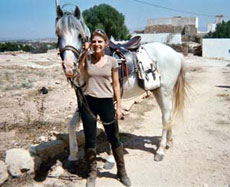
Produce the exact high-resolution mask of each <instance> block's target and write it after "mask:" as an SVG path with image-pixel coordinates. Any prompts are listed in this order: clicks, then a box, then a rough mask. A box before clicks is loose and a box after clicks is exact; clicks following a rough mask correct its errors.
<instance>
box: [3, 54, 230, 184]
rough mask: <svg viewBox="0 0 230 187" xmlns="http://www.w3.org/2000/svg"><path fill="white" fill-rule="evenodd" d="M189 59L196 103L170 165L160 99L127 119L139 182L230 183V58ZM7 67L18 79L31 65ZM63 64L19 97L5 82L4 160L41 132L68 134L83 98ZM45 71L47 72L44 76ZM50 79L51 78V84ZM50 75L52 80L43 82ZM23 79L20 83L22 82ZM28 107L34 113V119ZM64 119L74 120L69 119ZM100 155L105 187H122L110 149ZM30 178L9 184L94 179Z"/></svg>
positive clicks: (190, 105)
mask: <svg viewBox="0 0 230 187" xmlns="http://www.w3.org/2000/svg"><path fill="white" fill-rule="evenodd" d="M55 58H56V57H54V56H52V59H51V60H50V61H49V65H51V66H56V65H57V64H56V65H55V63H54V62H53V64H52V63H51V62H52V60H54V59H55ZM31 59H33V57H31ZM55 60H56V59H55ZM19 61H20V60H19ZM186 62H187V65H188V70H189V71H188V73H187V77H188V80H189V83H190V84H191V87H192V88H193V91H192V95H191V96H189V102H187V103H186V108H185V111H184V114H185V115H184V120H183V121H182V120H178V123H177V125H176V126H175V128H174V146H173V148H171V149H169V150H167V152H166V156H165V159H164V160H163V161H162V162H155V161H154V153H155V151H156V147H157V144H158V142H159V139H160V135H161V130H162V125H161V114H160V110H159V108H158V106H157V105H156V102H155V100H154V98H153V97H152V96H150V97H148V98H146V99H144V100H143V101H142V102H141V103H139V104H135V105H134V106H133V107H132V111H131V112H130V114H129V115H127V116H126V118H125V120H124V121H120V132H121V138H122V140H123V142H124V146H125V153H126V154H125V160H126V168H127V172H128V174H129V177H130V179H131V181H132V184H133V185H132V186H134V187H150V186H205V187H206V186H228V185H230V164H229V163H230V146H229V143H230V128H229V127H230V84H229V82H230V67H229V64H230V62H226V61H223V60H211V59H204V58H198V57H186ZM0 63H1V61H0ZM39 64H40V65H41V64H42V63H39ZM0 65H1V69H0V71H1V74H2V73H3V72H4V75H8V81H10V80H11V79H12V77H13V76H15V73H13V72H16V73H18V74H17V75H18V78H20V76H19V75H20V71H22V69H23V68H25V67H22V68H21V69H20V68H19V67H18V66H17V68H16V69H15V63H14V64H13V65H14V68H12V67H11V68H10V67H9V66H7V67H6V66H4V65H2V64H0ZM18 65H19V66H20V64H18ZM57 67H58V66H57ZM57 67H55V68H53V67H51V68H50V70H47V72H46V73H44V70H40V69H36V72H34V73H35V75H36V76H35V78H34V82H33V86H32V87H30V88H25V87H23V88H21V89H19V90H17V92H16V94H15V91H12V90H7V89H5V87H3V88H4V89H2V90H1V95H0V101H1V107H0V111H1V116H2V118H1V121H0V124H1V126H0V127H1V132H0V134H1V138H0V140H1V142H3V143H2V147H1V159H3V158H4V150H5V149H7V148H12V147H15V146H16V147H27V146H28V144H30V143H39V141H40V140H39V137H40V136H41V135H43V136H47V134H48V132H47V129H49V131H51V130H56V131H66V127H65V124H66V122H67V120H68V118H70V115H71V113H72V112H73V111H74V106H75V103H76V101H75V96H74V92H73V91H72V90H71V88H70V87H69V86H68V85H67V83H66V82H65V81H64V78H63V74H61V69H58V68H57ZM34 68H39V67H37V66H36V67H34ZM19 70H20V71H19ZM24 70H25V71H28V69H24ZM32 71H33V69H32ZM39 71H41V72H40V73H39ZM6 72H8V74H7V73H6ZM42 72H43V73H44V74H43V75H42V76H41V75H40V74H41V73H42ZM10 73H12V74H10ZM2 75H3V74H2ZM47 78H51V79H49V81H47ZM44 79H45V81H42V80H44ZM18 81H19V82H20V79H19V80H18ZM7 83H8V82H4V84H7ZM42 85H47V86H48V88H50V90H49V91H50V92H49V94H48V96H42V95H39V94H38V92H37V91H38V90H39V88H41V86H42ZM60 97H62V100H60ZM6 98H7V99H6ZM41 101H43V104H42V102H41ZM9 103H10V105H9ZM41 105H44V106H45V111H43V113H44V114H43V115H41V113H39V109H38V108H41ZM28 107H30V109H28ZM33 108H34V109H33ZM22 109H23V110H22ZM36 109H37V110H36ZM9 111H11V112H9ZM18 111H21V112H24V114H23V116H21V117H20V115H21V114H18ZM26 111H30V112H31V113H30V114H28V115H27V118H26V115H25V114H26ZM9 113H10V114H12V113H13V114H15V115H13V116H14V119H17V120H19V121H20V123H19V122H18V123H13V122H12V115H11V116H10V115H9ZM38 114H39V115H41V118H42V120H43V122H45V123H44V124H43V125H41V123H40V122H39V120H38V117H37V115H38ZM7 115H9V116H8V117H7ZM28 116H29V117H28ZM64 117H66V119H63V118H64ZM28 118H30V121H29V122H28ZM26 120H27V122H26ZM23 124H24V125H27V127H26V129H28V134H27V136H28V137H27V138H26V139H25V138H24V139H23V138H22V136H23V133H22V129H25V127H24V126H23ZM9 127H10V128H9ZM32 128H35V129H36V131H33V130H32ZM20 129H21V131H20ZM38 131H39V132H40V133H39V135H40V136H38ZM25 136H26V135H25ZM20 137H21V139H20ZM9 139H10V140H13V141H19V140H20V142H22V143H21V144H15V143H12V141H9ZM98 147H100V146H99V145H98ZM99 149H100V148H99ZM98 158H99V162H98V166H99V174H98V179H97V186H99V187H103V186H111V187H118V186H122V185H121V183H120V182H119V181H117V180H116V179H115V174H116V168H113V169H112V170H111V171H106V170H103V169H102V164H103V162H102V161H101V160H103V158H105V153H104V152H101V153H99V154H98ZM83 164H84V163H83ZM77 169H78V168H77V167H76V170H77ZM83 170H84V169H83ZM79 172H80V171H79ZM84 172H85V171H83V173H84ZM75 176H76V177H78V176H77V175H75ZM26 180H27V181H26ZM26 180H21V181H20V182H19V183H18V180H15V179H11V180H10V181H9V182H7V183H6V184H5V186H12V185H11V184H15V182H17V185H18V186H47V187H48V186H55V187H56V186H85V182H86V180H85V178H84V175H83V179H79V178H78V179H77V180H73V181H71V180H60V179H55V178H48V177H47V178H46V180H44V181H43V182H36V181H35V180H33V179H32V178H28V177H27V178H26Z"/></svg>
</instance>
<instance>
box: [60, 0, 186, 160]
mask: <svg viewBox="0 0 230 187" xmlns="http://www.w3.org/2000/svg"><path fill="white" fill-rule="evenodd" d="M56 5H57V18H56V34H57V36H58V47H59V50H60V55H61V58H62V66H63V69H64V72H65V75H66V77H67V78H68V79H69V80H70V81H71V83H72V85H74V88H75V91H76V92H77V90H78V88H80V87H81V85H83V84H84V82H85V79H84V75H82V74H80V72H79V71H78V66H79V64H78V63H79V58H80V56H81V54H82V51H83V46H84V42H85V41H87V40H88V39H89V38H90V32H89V29H88V27H87V26H86V24H85V23H84V20H83V17H82V14H81V12H80V9H79V8H78V7H77V6H76V8H75V10H74V12H73V13H70V12H66V11H63V10H62V9H61V8H60V5H59V3H58V0H56ZM143 47H144V48H145V49H146V50H147V52H148V54H149V56H150V58H151V59H152V60H154V61H156V62H157V65H158V69H159V71H160V74H161V85H160V87H159V88H157V89H155V90H153V91H152V92H153V94H154V96H155V98H156V100H157V103H158V104H159V106H160V109H161V112H162V123H163V129H162V138H161V141H160V144H159V147H158V149H157V152H156V155H155V157H154V159H155V160H156V161H161V160H162V159H163V157H164V155H165V149H166V147H170V145H171V144H172V128H171V127H172V125H173V124H172V123H173V122H174V119H175V117H176V116H177V115H176V114H178V113H179V112H181V111H182V109H183V106H184V100H185V96H186V80H185V76H184V74H185V71H184V66H183V55H181V54H180V53H178V52H176V51H174V50H173V49H172V48H170V47H168V46H167V45H164V44H160V43H149V44H144V45H143ZM142 63H144V62H142ZM137 81H138V77H137V74H132V75H131V76H129V77H128V78H127V79H126V80H124V83H123V84H124V85H123V88H124V95H125V96H126V98H127V97H129V95H130V93H132V94H133V93H134V94H142V93H144V92H145V91H144V90H143V89H141V88H140V87H139V86H138V84H137ZM77 87H78V88H77ZM130 97H131V96H130ZM78 100H80V99H79V98H78ZM79 121H80V116H79V108H78V107H77V109H76V112H75V113H74V115H73V118H72V119H71V121H70V123H69V126H68V131H69V145H70V146H69V149H70V155H69V158H68V159H69V160H72V161H73V160H76V159H77V157H76V155H77V152H78V144H77V140H76V134H75V131H76V124H77V123H79Z"/></svg>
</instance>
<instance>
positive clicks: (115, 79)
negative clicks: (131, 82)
mask: <svg viewBox="0 0 230 187" xmlns="http://www.w3.org/2000/svg"><path fill="white" fill-rule="evenodd" d="M112 80H113V90H114V94H115V99H116V101H117V103H116V115H117V119H121V118H122V117H123V116H122V112H121V93H120V83H119V75H118V68H113V69H112Z"/></svg>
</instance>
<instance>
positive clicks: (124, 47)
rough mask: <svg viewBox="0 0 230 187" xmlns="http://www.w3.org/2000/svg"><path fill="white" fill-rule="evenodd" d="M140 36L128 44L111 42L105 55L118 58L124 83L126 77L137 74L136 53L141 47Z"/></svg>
mask: <svg viewBox="0 0 230 187" xmlns="http://www.w3.org/2000/svg"><path fill="white" fill-rule="evenodd" d="M140 41H141V37H140V36H135V37H133V38H131V39H130V40H129V41H128V42H126V43H114V42H112V41H109V48H108V49H106V50H105V54H107V55H110V56H113V57H115V58H116V60H117V62H118V65H119V68H118V69H119V78H120V80H121V81H122V80H123V78H124V77H128V76H129V75H131V74H133V73H136V72H137V56H136V51H137V50H138V49H139V47H140Z"/></svg>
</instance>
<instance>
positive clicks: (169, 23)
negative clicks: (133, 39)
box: [144, 16, 198, 35]
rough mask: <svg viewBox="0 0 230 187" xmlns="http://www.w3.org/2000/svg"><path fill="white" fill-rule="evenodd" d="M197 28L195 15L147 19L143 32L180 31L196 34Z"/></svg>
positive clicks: (183, 33)
mask: <svg viewBox="0 0 230 187" xmlns="http://www.w3.org/2000/svg"><path fill="white" fill-rule="evenodd" d="M197 29H198V18H197V17H181V16H178V17H171V18H155V19H149V20H147V26H146V28H145V31H144V33H180V34H182V35H196V34H197Z"/></svg>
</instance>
